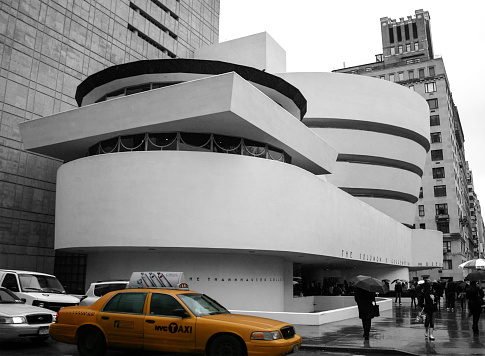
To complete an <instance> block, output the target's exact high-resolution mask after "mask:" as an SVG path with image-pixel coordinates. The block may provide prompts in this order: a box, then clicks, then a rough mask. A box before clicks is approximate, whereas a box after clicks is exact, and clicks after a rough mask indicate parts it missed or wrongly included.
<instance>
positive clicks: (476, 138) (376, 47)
mask: <svg viewBox="0 0 485 356" xmlns="http://www.w3.org/2000/svg"><path fill="white" fill-rule="evenodd" d="M419 9H423V10H425V11H428V12H429V15H430V18H431V36H432V41H433V50H434V54H435V56H436V55H440V56H441V57H442V58H443V62H444V64H445V69H446V73H447V76H448V81H449V83H450V88H451V92H452V95H453V99H454V102H455V105H456V106H457V107H458V112H459V115H460V120H461V124H462V127H463V131H464V136H465V158H466V160H467V161H468V162H469V165H470V168H471V170H472V172H473V180H474V186H475V192H476V193H477V195H478V199H481V206H482V207H483V211H485V158H484V157H483V155H484V154H485V139H484V138H482V136H485V114H484V112H485V111H484V110H479V108H480V106H481V105H480V104H482V103H485V95H484V94H485V89H484V88H485V65H484V64H485V63H484V59H485V20H484V16H485V15H484V13H485V1H483V0H464V1H463V2H458V1H452V0H449V1H448V0H421V1H415V0H406V1H389V0H369V1H363V0H347V1H338V0H332V1H328V0H298V1H294V0H293V1H290V0H244V1H243V0H221V8H220V22H219V42H224V41H229V40H232V39H235V38H239V37H245V36H249V35H252V34H256V33H260V32H267V33H268V34H269V35H270V36H271V37H272V38H273V39H274V40H275V41H276V42H278V44H279V45H280V46H281V47H283V49H284V50H285V51H286V69H287V72H331V71H332V70H334V69H341V68H344V67H351V66H354V65H360V64H365V63H371V62H374V61H375V55H376V54H379V53H382V42H381V29H380V18H381V17H389V18H391V19H396V20H398V21H399V19H400V18H401V17H403V18H405V19H406V18H407V16H414V14H415V10H419ZM482 105H483V104H482Z"/></svg>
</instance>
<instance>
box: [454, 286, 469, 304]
mask: <svg viewBox="0 0 485 356" xmlns="http://www.w3.org/2000/svg"><path fill="white" fill-rule="evenodd" d="M467 287H468V286H467V285H466V283H465V282H462V283H460V284H458V286H457V287H456V293H457V294H458V300H459V301H460V305H461V309H465V307H466V293H465V289H466V288H467Z"/></svg>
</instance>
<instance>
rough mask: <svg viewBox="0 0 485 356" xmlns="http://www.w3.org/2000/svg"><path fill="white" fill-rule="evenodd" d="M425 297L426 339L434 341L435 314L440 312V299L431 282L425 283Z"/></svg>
mask: <svg viewBox="0 0 485 356" xmlns="http://www.w3.org/2000/svg"><path fill="white" fill-rule="evenodd" d="M423 296H424V307H423V312H424V313H425V314H426V320H425V322H424V327H425V329H426V331H425V333H424V337H425V338H429V339H430V340H434V339H435V338H434V335H433V330H434V312H435V311H437V310H438V297H437V295H436V290H435V289H434V287H433V284H432V283H430V282H429V281H426V282H425V283H424V286H423Z"/></svg>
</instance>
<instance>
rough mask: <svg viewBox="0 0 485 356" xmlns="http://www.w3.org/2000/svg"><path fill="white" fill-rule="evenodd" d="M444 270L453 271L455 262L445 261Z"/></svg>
mask: <svg viewBox="0 0 485 356" xmlns="http://www.w3.org/2000/svg"><path fill="white" fill-rule="evenodd" d="M443 269H453V261H452V260H443Z"/></svg>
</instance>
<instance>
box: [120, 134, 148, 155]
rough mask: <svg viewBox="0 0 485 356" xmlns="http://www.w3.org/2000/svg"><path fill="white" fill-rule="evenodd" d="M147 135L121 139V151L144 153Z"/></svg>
mask: <svg viewBox="0 0 485 356" xmlns="http://www.w3.org/2000/svg"><path fill="white" fill-rule="evenodd" d="M144 150H145V134H140V135H130V136H122V137H121V145H120V151H121V152H125V151H144Z"/></svg>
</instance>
